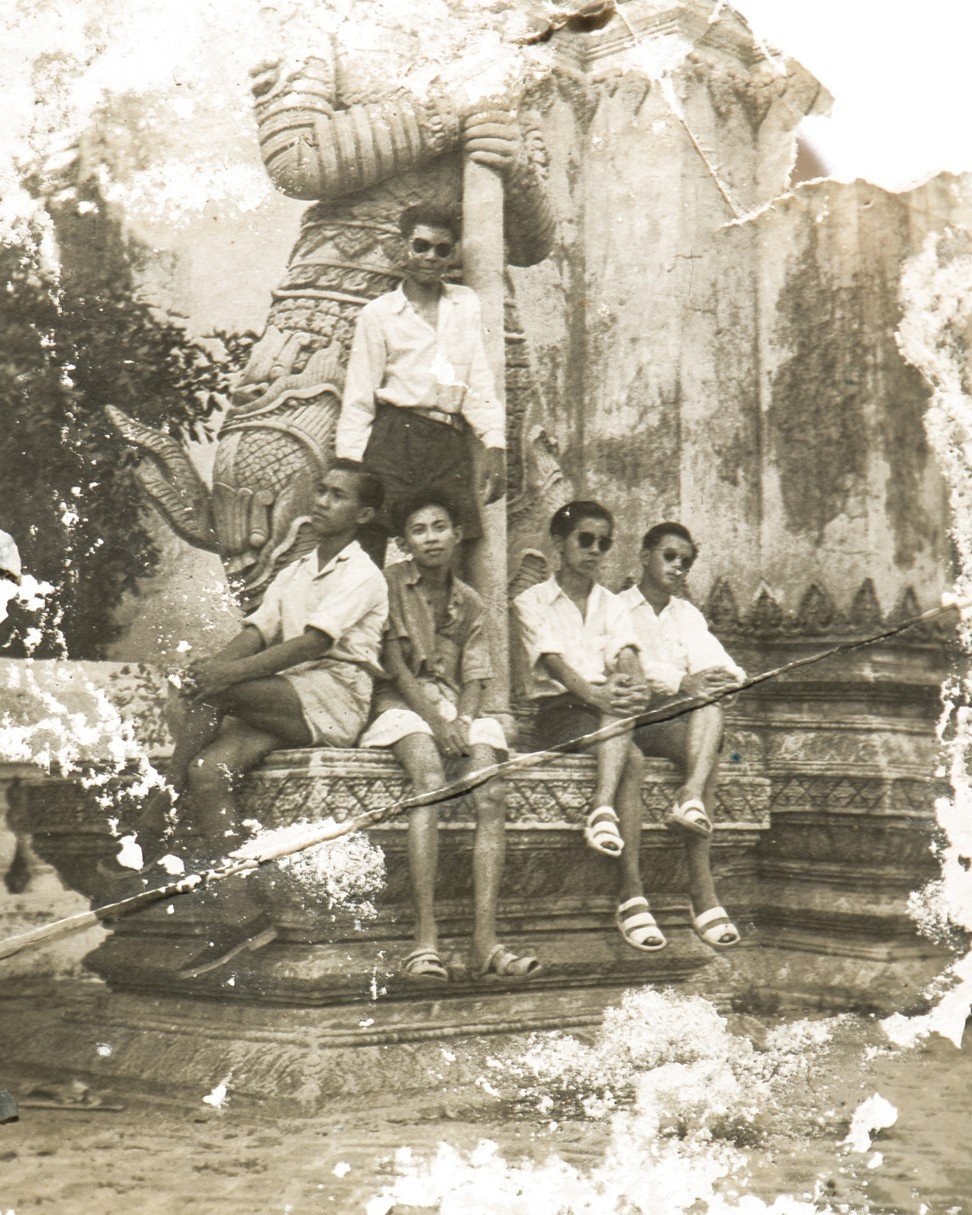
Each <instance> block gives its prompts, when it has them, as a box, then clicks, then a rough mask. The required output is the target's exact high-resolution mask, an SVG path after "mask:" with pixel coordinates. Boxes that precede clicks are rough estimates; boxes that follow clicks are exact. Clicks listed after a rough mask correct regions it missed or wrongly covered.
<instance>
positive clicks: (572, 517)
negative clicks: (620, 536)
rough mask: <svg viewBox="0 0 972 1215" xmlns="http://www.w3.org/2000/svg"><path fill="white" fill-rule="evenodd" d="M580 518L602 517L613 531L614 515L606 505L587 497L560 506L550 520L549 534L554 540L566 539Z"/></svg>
mask: <svg viewBox="0 0 972 1215" xmlns="http://www.w3.org/2000/svg"><path fill="white" fill-rule="evenodd" d="M582 519H603V520H604V522H605V523H606V524H607V525H608V527H610V529H611V531H612V532H613V531H614V516H613V515H612V514H611V512H610V511H609V510H608V508H607V507H606V506H602V505H601V504H600V502H594V501H591V500H590V499H588V498H578V499H577V500H576V501H575V502H568V503H567V505H566V506H562V507H561V508H560V510H558V511H557V512H556V514H555V515H554V516H553V518H552V519H551V520H550V534H551V536H552V537H553V538H554V540H566V539H567V537H568V536H569V535H570V534H571V532H572V531H573V530H574V529H575V528H576V527H577V525H578V523H580V521H581V520H582Z"/></svg>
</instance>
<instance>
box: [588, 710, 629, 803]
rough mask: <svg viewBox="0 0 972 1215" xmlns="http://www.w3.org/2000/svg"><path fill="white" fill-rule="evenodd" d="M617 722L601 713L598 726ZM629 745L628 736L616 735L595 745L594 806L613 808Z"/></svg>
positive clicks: (616, 719) (617, 719)
mask: <svg viewBox="0 0 972 1215" xmlns="http://www.w3.org/2000/svg"><path fill="white" fill-rule="evenodd" d="M619 720H620V718H617V717H611V716H609V715H608V714H606V713H602V714H601V720H600V723H599V724H600V726H601V727H604V726H610V725H613V724H614V722H616V721H619ZM630 745H631V736H630V734H618V735H616V736H615V737H614V738H609V739H607V740H606V741H605V742H600V743H597V744H595V747H594V754H595V756H596V757H597V779H596V782H595V785H594V805H595V806H614V803H615V800H617V798H618V791H619V786H620V784H621V780H622V776H623V773H624V770H625V766H626V765H627V763H628V759H629V756H628V749H629V747H630ZM615 808H617V807H615Z"/></svg>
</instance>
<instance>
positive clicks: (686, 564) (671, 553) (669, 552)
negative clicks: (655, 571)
mask: <svg viewBox="0 0 972 1215" xmlns="http://www.w3.org/2000/svg"><path fill="white" fill-rule="evenodd" d="M662 557H663V558H664V559H665V561H667V562H668V564H669V565H671V564H672V563H673V562H675V561H678V562H680V563H681V566H682V569H683V570H685V571H686V573H687V572H688V571H689V570H690V569H691V568H692V566H693V565H694V564H695V558H694V557H686V556H685V555H684V553H679V552H676V551H675V549H673V548H666V549H663V550H662Z"/></svg>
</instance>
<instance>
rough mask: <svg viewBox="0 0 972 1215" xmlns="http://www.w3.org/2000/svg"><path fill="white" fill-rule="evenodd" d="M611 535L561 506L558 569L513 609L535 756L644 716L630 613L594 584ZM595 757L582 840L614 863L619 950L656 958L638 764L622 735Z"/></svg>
mask: <svg viewBox="0 0 972 1215" xmlns="http://www.w3.org/2000/svg"><path fill="white" fill-rule="evenodd" d="M613 532H614V520H613V518H612V516H611V512H610V511H609V510H607V509H606V508H605V507H604V506H602V505H601V504H600V503H599V502H590V501H577V502H569V503H568V504H567V505H566V506H562V507H561V508H560V510H558V511H557V513H556V514H555V515H554V516H553V518H552V519H551V520H550V535H551V537H552V539H553V541H554V543H555V544H556V547H557V551H558V553H559V555H560V568H559V569H558V570H557V573H556V574H555V575H554V576H553V577H552V578H549V579H548V580H547V581H546V582H541V583H539V584H538V585H537V586H533V587H530V589H529V590H526V591H524V592H523V593H522V594H521V595H518V596H517V597H516V599H514V600H513V613H514V616H515V619H516V622H517V624H518V626H519V632H520V638H521V640H522V642H523V647H524V650H525V651H526V659H527V664H528V669H527V671H526V692H527V696H528V697H529V698H530V699H531V700H532V701H533V702H534V703H535V704H536V706H537V741H538V742H539V744H540V746H541V747H550V746H554V745H556V744H559V743H566V742H570V741H571V740H572V739H575V738H577V737H578V736H579V735H582V734H588V733H590V732H591V731H593V730H596V729H598V728H599V727H601V726H606V725H610V724H611V723H613V722H615V721H617V720H618V719H619V718H621V717H624V716H627V715H628V714H630V713H635V712H638V711H639V709H641V708H643V707H644V701H645V695H646V688H645V684H644V679H643V677H642V674H641V668H640V665H639V662H638V642H637V639H636V637H635V634H634V630H633V628H632V627H631V622H630V620H629V618H628V613H627V611H626V610H625V609H624V606H623V605H622V604H621V602H620V601H619V600H618V597H617V596H616V595H612V594H611V592H610V591H609V590H607V589H606V588H605V587H603V586H602V585H601V584H600V583H599V582H598V581H597V575H598V572H599V570H600V567H601V563H602V561H603V558H604V554H605V553H606V552H608V550H609V549H610V548H611V544H612V542H613ZM595 756H596V759H597V782H596V787H595V796H594V808H593V809H592V810H591V812H590V814H589V815H588V816H587V822H586V824H585V827H584V839H585V840H586V842H587V844H588V845H589V846H590V847H591V848H593V849H594V851H595V852H600V853H602V854H603V855H605V856H612V857H619V858H620V862H621V890H620V899H619V906H618V909H617V914H616V917H615V918H616V923H617V925H618V930H619V931H620V933H621V935H622V936H623V937H624V939H625V941H626V942H627V943H628V944H629V945H631V946H633V948H635V949H641V950H644V951H645V952H652V951H654V950H656V949H662V948H663V947H664V946H665V943H666V942H665V937H664V935H663V934H662V932H661V929H660V928H659V927H658V924H657V923H656V922H655V918H654V916H653V915H652V914H651V910H650V908H649V906H648V900H647V899H646V898H645V893H644V887H643V884H642V880H641V866H640V848H639V845H640V842H641V821H642V807H641V782H642V777H643V774H644V761H643V760H642V757H641V753H640V752H639V751H638V749H637V748H636V747H635V746H634V745H633V744H632V742H631V735H630V733H622V734H618V735H616V736H615V737H614V738H611V739H608V740H606V741H605V742H600V743H597V744H596V746H595ZM619 827H620V830H619Z"/></svg>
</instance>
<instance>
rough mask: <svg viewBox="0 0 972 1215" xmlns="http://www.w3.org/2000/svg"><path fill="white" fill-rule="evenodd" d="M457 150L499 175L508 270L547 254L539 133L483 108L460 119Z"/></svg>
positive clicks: (550, 229) (549, 224) (509, 114)
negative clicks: (460, 130)
mask: <svg viewBox="0 0 972 1215" xmlns="http://www.w3.org/2000/svg"><path fill="white" fill-rule="evenodd" d="M462 144H463V150H464V152H465V154H466V155H467V156H469V157H470V158H471V159H472V160H474V161H476V162H477V163H478V164H482V165H486V166H487V168H490V169H493V170H494V171H495V172H497V173H500V174H502V176H503V198H504V205H503V229H504V234H505V236H506V253H507V257H508V258H509V260H510V262H511V263H512V264H513V265H514V266H533V265H535V264H536V263H537V262H542V261H543V259H544V258H545V257H547V256H548V255H549V253H550V250H551V248H552V247H553V239H554V227H555V225H554V217H553V212H552V211H551V209H550V204H549V202H548V200H547V186H546V177H547V154H546V149H545V148H544V146H543V139H542V137H541V135H540V132H539V130H538V129H537V127H536V126H535V125H533V124H532V123H531V122H530V121H529V120H526V121H524V120H523V119H522V118H518V117H517V115H516V113H515V111H512V110H508V109H498V108H493V109H483V110H480V111H478V112H475V113H471V114H469V115H467V116H466V117H465V118H464V120H463V131H462Z"/></svg>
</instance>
